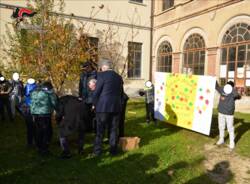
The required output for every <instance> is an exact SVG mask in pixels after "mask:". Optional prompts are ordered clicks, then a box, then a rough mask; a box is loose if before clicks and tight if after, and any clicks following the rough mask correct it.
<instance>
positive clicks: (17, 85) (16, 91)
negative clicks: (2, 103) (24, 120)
mask: <svg viewBox="0 0 250 184" xmlns="http://www.w3.org/2000/svg"><path fill="white" fill-rule="evenodd" d="M11 85H12V88H13V90H12V92H11V93H10V104H11V112H12V116H13V117H15V116H16V108H17V107H18V106H19V104H20V103H21V100H22V96H23V83H22V82H21V81H20V77H19V74H18V73H17V72H15V73H13V75H12V81H11Z"/></svg>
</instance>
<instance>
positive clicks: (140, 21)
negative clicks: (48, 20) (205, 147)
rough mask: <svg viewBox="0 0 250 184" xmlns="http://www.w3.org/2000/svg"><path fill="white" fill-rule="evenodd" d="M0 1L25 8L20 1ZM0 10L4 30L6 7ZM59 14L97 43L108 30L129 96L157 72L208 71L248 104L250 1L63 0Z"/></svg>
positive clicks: (243, 105) (243, 106)
mask: <svg viewBox="0 0 250 184" xmlns="http://www.w3.org/2000/svg"><path fill="white" fill-rule="evenodd" d="M0 3H6V4H12V5H15V6H24V7H25V1H14V0H0ZM0 10H1V11H0V17H1V19H0V23H1V32H0V33H1V34H2V35H3V34H5V24H6V22H10V21H11V20H10V15H11V10H9V9H3V8H1V9H0ZM55 11H56V10H55ZM62 16H66V17H70V18H73V19H74V20H75V25H78V24H79V22H81V23H83V24H85V26H86V29H87V30H88V34H89V36H90V37H91V38H93V39H94V40H97V42H98V44H99V46H100V44H101V39H102V38H101V37H102V35H103V34H104V33H105V31H106V33H107V30H111V33H113V35H114V36H113V40H112V41H111V42H112V44H113V46H114V47H115V50H114V52H116V53H118V52H119V53H121V54H120V55H121V56H119V60H124V61H126V60H127V61H128V63H127V64H126V67H125V73H126V77H125V90H126V91H127V93H128V94H130V95H131V96H133V95H136V94H137V91H138V89H139V88H143V86H144V82H145V81H146V80H149V79H154V72H156V71H161V72H173V73H187V74H197V75H212V76H216V77H217V80H218V81H219V82H220V84H221V85H223V84H225V83H226V82H227V81H229V80H231V81H234V82H235V84H236V87H237V89H238V91H239V92H240V93H241V94H242V95H243V100H241V101H239V102H238V107H241V109H243V110H244V109H249V108H248V107H247V104H249V103H250V99H249V96H250V1H249V0H117V1H114V0H83V1H79V0H65V12H64V14H63V15H62ZM117 43H118V44H117ZM120 47H121V48H120ZM120 67H121V68H124V67H123V66H120Z"/></svg>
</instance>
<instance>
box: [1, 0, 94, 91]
mask: <svg viewBox="0 0 250 184" xmlns="http://www.w3.org/2000/svg"><path fill="white" fill-rule="evenodd" d="M27 6H28V7H29V8H31V9H33V10H34V11H37V12H38V13H37V15H35V16H34V17H32V18H29V19H28V18H26V19H25V20H24V21H23V22H22V23H21V24H20V25H18V26H16V24H15V22H13V25H12V26H13V29H14V32H12V31H10V29H8V32H7V39H5V40H4V41H5V44H6V45H7V47H6V48H5V49H4V51H5V52H6V53H7V55H8V56H9V57H10V59H11V61H12V63H11V64H9V66H8V67H9V68H10V70H16V71H19V72H20V73H21V74H22V75H24V76H27V77H33V78H35V79H40V80H50V81H51V82H52V84H53V85H54V88H55V90H56V91H57V92H60V90H61V88H62V86H63V84H64V83H65V81H66V79H67V80H74V79H77V77H78V75H79V68H80V67H79V66H80V63H81V62H82V61H84V60H86V59H87V58H90V57H91V52H89V50H91V48H89V46H90V45H89V43H88V39H87V38H88V37H87V34H86V32H85V31H84V27H83V26H82V27H80V28H76V27H75V26H74V24H73V20H72V19H68V18H65V17H62V16H58V15H57V14H54V13H51V12H52V11H53V7H54V1H53V0H43V1H41V0H29V1H27ZM59 6H60V8H59V11H60V12H61V13H62V12H63V6H64V2H63V0H61V1H60V4H59Z"/></svg>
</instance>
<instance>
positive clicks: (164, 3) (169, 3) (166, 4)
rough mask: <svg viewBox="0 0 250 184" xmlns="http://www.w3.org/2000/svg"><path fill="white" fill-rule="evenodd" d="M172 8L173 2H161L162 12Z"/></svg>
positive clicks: (169, 0)
mask: <svg viewBox="0 0 250 184" xmlns="http://www.w3.org/2000/svg"><path fill="white" fill-rule="evenodd" d="M173 6H174V0H162V11H164V10H166V9H169V8H171V7H173Z"/></svg>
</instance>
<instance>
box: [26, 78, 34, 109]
mask: <svg viewBox="0 0 250 184" xmlns="http://www.w3.org/2000/svg"><path fill="white" fill-rule="evenodd" d="M36 88H37V85H36V83H34V84H26V86H25V88H24V96H25V100H24V101H25V104H26V105H28V106H30V104H31V98H30V95H31V93H32V92H33V91H34V90H35V89H36Z"/></svg>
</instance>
